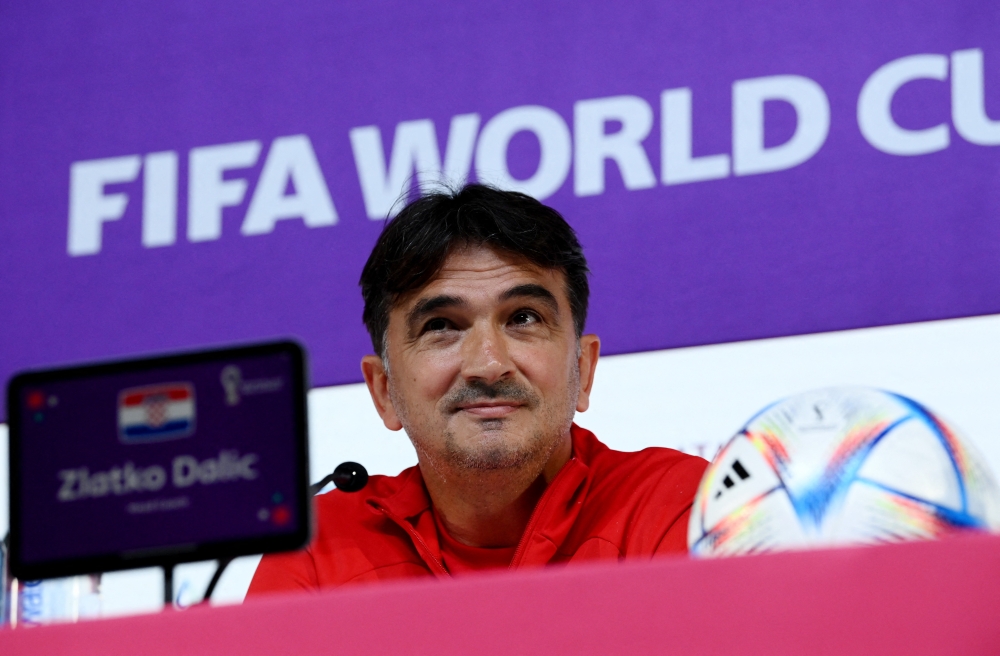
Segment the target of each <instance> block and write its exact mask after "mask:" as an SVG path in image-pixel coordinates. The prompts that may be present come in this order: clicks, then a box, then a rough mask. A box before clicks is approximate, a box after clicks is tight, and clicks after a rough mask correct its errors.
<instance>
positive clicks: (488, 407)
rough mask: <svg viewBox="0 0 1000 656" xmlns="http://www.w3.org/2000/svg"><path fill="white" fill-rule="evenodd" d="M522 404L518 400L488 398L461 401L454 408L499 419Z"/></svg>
mask: <svg viewBox="0 0 1000 656" xmlns="http://www.w3.org/2000/svg"><path fill="white" fill-rule="evenodd" d="M523 405H524V404H523V403H520V402H518V401H501V400H498V399H490V400H489V401H477V402H474V403H462V404H461V405H459V406H458V407H457V408H456V410H457V411H460V412H468V413H469V414H471V415H473V416H475V417H479V418H480V419H499V418H501V417H506V416H507V415H509V414H511V413H513V412H515V411H516V410H517V409H518V408H521V407H522V406H523Z"/></svg>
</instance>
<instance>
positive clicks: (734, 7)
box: [0, 0, 1000, 385]
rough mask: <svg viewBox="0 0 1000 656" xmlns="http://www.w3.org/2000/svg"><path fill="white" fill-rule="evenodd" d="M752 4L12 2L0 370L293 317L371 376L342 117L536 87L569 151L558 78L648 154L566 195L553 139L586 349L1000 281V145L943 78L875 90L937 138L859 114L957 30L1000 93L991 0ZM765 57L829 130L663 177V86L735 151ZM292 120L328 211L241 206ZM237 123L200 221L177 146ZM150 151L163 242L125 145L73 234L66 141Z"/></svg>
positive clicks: (971, 291) (780, 113)
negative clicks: (906, 65)
mask: <svg viewBox="0 0 1000 656" xmlns="http://www.w3.org/2000/svg"><path fill="white" fill-rule="evenodd" d="M752 4H753V6H750V5H747V3H740V2H735V1H733V2H704V3H684V2H662V1H655V2H654V1H652V0H648V1H647V0H643V1H641V2H639V1H637V2H633V3H624V4H623V3H610V2H607V3H604V2H596V1H593V0H586V1H581V0H576V1H574V2H549V3H544V4H539V3H537V2H510V1H509V0H508V1H507V2H502V3H499V2H497V3H494V2H480V3H468V2H455V1H451V0H448V1H440V0H439V1H436V2H423V3H414V2H369V3H346V2H344V3H330V2H319V1H315V2H313V1H310V2H303V3H298V4H297V5H294V4H293V5H290V4H288V3H279V2H271V3H266V2H232V1H226V2H218V3H213V6H206V3H202V2H164V3H148V4H146V5H145V6H142V7H140V6H137V5H134V4H125V5H122V4H120V3H110V2H91V3H80V4H78V3H44V2H39V1H38V0H35V1H33V2H14V1H11V2H7V3H4V5H3V6H2V8H0V198H2V199H3V204H2V205H0V212H2V214H0V302H2V306H0V307H2V308H3V318H2V326H0V378H4V379H6V378H7V377H9V375H10V374H11V373H13V372H14V371H15V370H18V369H23V368H26V367H37V366H42V365H48V364H53V363H59V362H67V361H78V360H86V359H96V358H105V357H109V356H120V355H125V354H134V353H145V352H150V351H162V350H167V349H174V348H185V347H193V346H201V345H206V344H217V343H228V342H233V341H246V340H253V339H257V338H266V337H273V336H279V335H293V336H297V337H298V338H299V339H301V340H302V341H303V342H304V343H305V345H306V346H307V347H308V349H309V351H310V353H311V356H312V380H313V384H316V385H326V384H335V383H346V382H353V381H357V380H360V372H359V368H358V360H359V358H360V356H361V355H362V354H364V353H366V352H369V351H370V348H371V346H370V343H369V341H368V338H367V335H366V333H365V332H364V329H363V326H362V324H361V319H360V316H361V299H360V294H359V292H358V289H357V278H358V274H359V272H360V270H361V267H362V264H363V263H364V261H365V259H366V257H367V254H368V252H369V250H370V248H371V245H372V244H373V242H374V240H375V238H376V236H377V235H378V232H379V230H380V227H381V226H380V223H378V222H376V221H373V220H371V219H369V218H368V213H369V212H367V211H366V205H365V202H364V198H363V194H362V186H361V183H360V180H359V169H358V166H357V164H356V159H355V155H354V152H353V150H352V141H351V138H350V134H351V131H352V130H353V129H355V128H359V127H363V126H377V127H378V128H379V129H380V131H381V138H382V141H383V145H384V151H383V155H384V157H385V158H386V159H388V158H389V157H390V151H391V148H392V143H393V135H394V130H395V129H396V126H397V124H399V123H400V122H403V121H413V120H419V119H431V120H433V122H434V126H435V128H436V132H437V144H438V148H439V150H440V153H441V157H444V153H445V150H446V147H447V144H446V142H447V137H448V130H449V123H450V121H451V119H452V117H454V116H456V115H461V114H470V113H475V114H478V115H479V117H480V119H481V122H480V124H479V126H478V134H482V133H483V130H484V126H487V125H488V124H489V122H490V120H491V119H492V118H493V117H495V116H497V115H498V114H500V113H501V112H503V111H505V110H509V109H511V108H515V107H522V106H528V105H531V106H536V105H537V106H541V107H545V108H549V109H551V110H554V112H556V113H557V114H558V115H559V116H561V117H562V119H563V121H564V122H565V125H566V126H567V128H568V130H569V131H570V133H572V134H573V135H574V136H573V139H574V142H573V148H574V152H576V151H577V150H578V145H579V143H578V141H577V140H578V139H579V136H580V135H579V134H577V132H578V131H577V130H576V129H575V127H574V104H575V103H578V102H579V101H582V100H589V99H597V98H610V97H615V96H623V95H625V96H634V97H638V98H641V99H644V100H645V102H646V103H647V104H648V106H649V107H650V108H651V110H652V115H653V124H652V128H651V130H650V131H649V135H648V137H646V138H645V139H643V140H642V145H643V148H644V151H645V153H646V155H647V156H648V160H649V163H650V166H651V169H652V171H653V173H654V175H655V178H656V181H655V184H654V185H653V186H649V184H645V185H643V184H636V183H632V184H630V185H626V180H625V177H626V176H624V175H623V174H622V173H621V172H620V169H619V166H618V165H617V164H616V160H613V159H609V160H608V161H607V162H605V164H604V166H603V170H604V173H605V177H604V179H605V189H604V191H603V193H598V194H596V195H578V193H577V191H576V190H575V189H576V188H575V186H574V179H575V178H574V175H575V172H574V169H573V168H572V167H571V168H570V169H569V171H568V174H567V175H566V177H565V180H564V181H563V182H562V183H561V184H560V185H558V189H557V190H556V191H555V192H554V193H552V194H551V195H550V196H548V197H547V198H546V202H548V203H550V204H552V205H553V206H554V207H556V208H557V209H559V210H560V211H562V212H563V213H564V215H565V216H566V217H567V219H568V220H569V221H570V223H571V224H572V225H573V226H574V227H575V228H576V229H577V230H578V231H579V234H580V237H581V240H582V242H583V244H584V247H585V248H586V250H587V254H588V257H589V259H590V263H591V268H592V270H593V278H592V281H593V283H592V284H593V297H592V311H591V317H590V321H589V329H590V330H591V331H594V332H597V333H598V334H600V335H601V336H602V338H603V340H604V352H605V353H621V352H629V351H641V350H650V349H659V348H667V347H676V346H687V345H695V344H706V343H713V342H724V341H733V340H745V339H754V338H761V337H770V336H779V335H789V334H797V333H809V332H817V331H828V330H837V329H844V328H854V327H862V326H873V325H880V324H893V323H904V322H913V321H922V320H928V319H939V318H945V317H956V316H964V315H976V314H986V313H993V312H998V311H1000V221H998V220H997V214H998V209H1000V184H998V181H1000V177H998V176H1000V159H998V156H1000V150H998V149H997V148H996V147H995V146H991V145H989V144H987V145H982V144H977V143H970V141H969V139H967V138H963V137H962V136H961V135H960V134H959V132H960V131H959V130H956V128H955V127H954V121H953V111H952V107H951V100H950V99H951V97H952V87H951V84H952V82H951V78H950V77H948V74H947V73H945V76H944V78H942V77H941V76H940V75H939V76H938V79H918V80H915V81H912V82H908V83H907V84H905V85H903V86H902V87H901V88H900V89H899V91H898V92H897V93H896V94H895V96H894V99H892V101H891V109H892V115H893V116H894V117H895V121H896V123H898V124H899V125H900V126H902V127H903V128H905V129H909V130H918V129H925V128H930V127H931V126H935V125H939V124H945V128H944V130H946V132H945V134H946V138H948V137H947V135H950V139H949V143H948V145H947V147H944V148H938V149H933V152H927V153H926V154H919V155H911V156H906V155H899V154H891V153H888V152H884V149H882V150H880V149H879V148H877V147H875V146H873V144H872V143H870V140H867V139H866V138H865V136H864V135H863V133H862V130H861V129H860V128H859V119H858V102H859V94H860V93H861V89H862V87H863V86H864V85H865V83H866V80H868V79H869V78H870V76H872V74H873V73H874V72H875V71H876V70H878V69H879V68H880V67H882V66H883V65H886V64H888V63H890V62H892V61H894V60H897V59H900V58H903V57H908V56H911V55H918V54H932V55H938V59H937V60H935V61H941V62H946V63H947V62H948V61H951V62H955V61H956V60H955V59H954V58H952V59H950V60H949V59H948V58H950V57H952V53H954V52H956V51H968V50H970V49H980V50H981V51H982V53H983V57H984V62H985V63H984V70H985V82H984V84H982V85H981V87H982V88H985V111H986V114H987V115H988V116H991V117H995V118H1000V6H998V5H996V3H993V2H987V1H971V0H970V1H965V2H952V3H942V2H940V1H931V0H922V1H920V2H883V3H876V4H872V3H867V2H857V1H852V2H840V3H829V6H828V7H827V8H822V9H821V8H818V7H817V6H816V5H815V4H813V3H800V2H790V1H789V2H767V3H752ZM953 67H954V64H953ZM956 70H957V69H956ZM777 75H796V76H803V77H805V78H809V79H811V80H813V81H814V82H815V83H816V84H818V85H819V87H821V88H822V90H823V92H825V96H826V98H827V99H828V102H829V110H830V111H829V115H830V119H829V131H828V134H827V135H826V137H825V140H823V141H822V145H821V147H819V149H818V151H817V152H816V153H815V154H814V155H812V156H811V157H808V158H806V160H805V161H803V162H801V163H799V164H797V165H795V166H791V167H789V168H785V169H784V170H777V171H774V172H769V173H761V174H757V175H728V176H727V177H722V178H720V179H710V180H704V181H700V182H691V183H687V184H676V185H666V184H664V183H663V182H661V181H660V180H661V179H662V169H663V165H662V162H661V131H660V130H661V125H662V120H663V116H662V112H661V104H660V94H661V92H663V91H665V90H668V89H678V88H690V89H691V92H692V97H693V110H692V115H693V126H694V127H693V144H694V145H693V152H694V155H695V156H702V155H713V154H732V153H733V135H732V130H733V128H732V124H733V119H732V115H733V111H734V109H733V100H732V98H733V83H734V82H736V81H738V80H748V79H755V78H762V77H767V76H777ZM925 77H926V76H925ZM633 105H634V103H633ZM765 108H766V111H765V119H764V126H765V135H766V136H765V145H766V146H767V147H769V148H772V147H779V146H780V145H781V144H782V143H783V142H785V141H787V140H788V139H789V138H791V137H792V135H793V133H796V125H797V124H796V113H795V111H794V110H793V109H792V105H789V104H787V103H782V102H768V103H766V104H765ZM798 120H799V121H800V122H801V121H802V120H803V119H802V116H800V117H799V119H798ZM640 122H641V121H640ZM621 125H622V126H624V123H622V124H621ZM618 126H619V124H618V123H616V121H614V120H611V121H610V122H609V123H608V124H607V125H606V126H605V127H606V130H607V132H608V133H613V132H614V131H615V130H616V129H617V127H618ZM993 127H995V126H993ZM910 134H913V133H910ZM290 135H307V137H308V143H309V144H311V146H312V149H313V150H314V152H315V156H316V160H317V161H318V163H319V166H320V168H321V170H322V176H323V179H324V180H325V183H326V186H327V188H328V190H329V194H330V197H331V198H332V201H333V203H334V205H335V207H336V214H337V217H338V218H337V220H336V223H335V224H334V225H317V226H316V227H309V226H308V225H307V222H305V221H303V220H296V219H291V220H281V221H277V223H276V226H275V228H274V230H273V232H270V233H268V234H252V235H244V234H241V224H242V223H243V220H244V216H245V215H246V214H247V210H248V205H249V203H250V200H251V196H252V195H253V193H254V191H255V189H256V185H257V181H258V178H259V176H260V174H261V171H262V168H263V167H264V161H265V160H266V158H267V157H268V154H269V149H270V147H271V144H272V142H273V141H274V139H276V138H278V137H286V136H290ZM983 139H985V140H986V141H989V139H987V138H983ZM983 139H981V141H982V140H983ZM251 140H256V141H259V142H260V143H261V147H262V149H261V152H260V156H259V157H257V158H255V159H256V164H254V165H253V166H251V167H249V168H245V169H239V168H238V167H236V168H235V169H234V170H232V171H229V172H227V173H226V174H225V176H224V177H225V178H226V179H227V180H234V179H241V178H242V179H245V180H246V181H247V188H246V193H245V194H243V197H242V200H241V202H238V203H237V204H235V205H234V206H232V207H226V208H225V209H224V210H223V215H222V216H223V222H222V233H221V237H219V238H218V239H211V240H205V241H191V240H190V239H189V238H188V237H187V227H186V226H187V223H186V221H187V214H188V194H189V191H190V190H189V189H188V187H189V184H188V180H189V168H190V167H189V165H188V162H189V159H188V158H189V153H190V151H191V149H192V148H196V147H204V146H212V145H217V144H227V143H235V142H243V141H251ZM542 149H543V146H541V145H539V142H538V140H537V139H535V138H533V137H532V136H531V134H530V133H527V132H523V133H520V134H517V135H516V136H514V137H513V139H512V140H511V141H510V148H509V151H508V158H509V165H510V171H511V172H512V174H513V175H514V177H517V178H521V179H524V178H529V177H530V176H531V175H532V172H533V171H534V170H535V169H536V167H537V165H538V162H539V152H540V150H542ZM162 151H173V152H175V153H177V157H178V161H179V163H180V164H179V166H180V168H179V176H178V177H179V184H178V188H177V190H176V194H175V195H176V197H177V199H178V202H177V221H178V227H177V237H176V241H175V243H173V244H172V245H168V246H161V247H155V248H150V247H144V246H143V237H142V230H143V228H142V225H143V220H144V219H143V184H144V183H143V180H144V177H143V176H144V173H143V172H141V171H140V172H138V173H137V174H136V175H135V176H133V177H134V182H127V183H123V184H110V185H107V186H106V187H105V188H104V191H103V193H104V194H105V195H113V194H120V193H124V194H127V195H128V199H129V202H128V205H127V207H126V208H125V210H124V213H123V214H122V216H121V218H120V219H119V220H108V221H106V222H104V223H103V224H102V225H101V227H100V235H101V244H100V249H99V251H98V252H93V253H90V254H78V255H70V254H69V253H68V250H67V249H68V241H67V239H68V237H67V234H68V221H69V218H68V217H69V212H70V209H69V208H70V186H71V185H70V167H71V165H72V164H73V163H74V162H83V161H89V160H96V159H101V158H113V157H124V156H130V155H137V156H145V155H147V154H149V153H155V152H162ZM148 168H149V165H148V163H147V164H146V165H145V167H144V168H143V169H142V170H146V169H148ZM473 168H474V167H473ZM557 168H558V167H557ZM473 177H475V176H473ZM557 177H558V176H557ZM639 178H641V176H638V177H637V178H636V179H639ZM300 182H301V181H300V180H299V179H295V180H293V182H292V183H290V184H288V185H287V188H286V189H285V192H286V194H288V195H290V196H294V195H295V194H296V193H299V192H301V184H300ZM627 186H631V187H642V186H645V187H648V188H632V189H629V188H627ZM81 188H83V187H81ZM98 191H100V189H99V188H98ZM321 223H323V221H321V220H317V224H321ZM326 223H329V220H326Z"/></svg>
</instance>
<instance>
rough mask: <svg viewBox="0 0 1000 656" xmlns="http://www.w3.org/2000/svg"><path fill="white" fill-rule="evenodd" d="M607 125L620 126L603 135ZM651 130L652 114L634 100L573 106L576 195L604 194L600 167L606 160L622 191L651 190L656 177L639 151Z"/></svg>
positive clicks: (605, 100) (622, 98)
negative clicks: (613, 167) (617, 175)
mask: <svg viewBox="0 0 1000 656" xmlns="http://www.w3.org/2000/svg"><path fill="white" fill-rule="evenodd" d="M609 121H617V122H619V123H621V128H620V129H619V130H618V131H616V132H614V133H612V134H607V133H605V129H606V127H607V123H608V122H609ZM652 127H653V110H652V109H650V107H649V103H647V102H646V101H645V100H643V99H642V98H639V97H638V96H615V97H613V98H597V99H594V100H581V101H579V102H578V103H576V104H575V105H574V106H573V136H574V138H575V139H576V143H575V150H574V162H573V173H574V177H573V188H574V191H575V193H576V195H577V196H595V195H597V194H603V193H604V186H605V180H604V163H605V161H607V160H609V159H610V160H613V161H614V162H615V164H617V165H618V170H619V171H620V172H621V176H622V181H623V182H624V183H625V188H626V189H649V188H650V187H655V186H656V176H655V175H654V174H653V167H652V166H650V164H649V158H648V157H646V151H645V149H643V147H642V142H643V140H645V139H646V137H648V136H649V131H650V130H651V129H652Z"/></svg>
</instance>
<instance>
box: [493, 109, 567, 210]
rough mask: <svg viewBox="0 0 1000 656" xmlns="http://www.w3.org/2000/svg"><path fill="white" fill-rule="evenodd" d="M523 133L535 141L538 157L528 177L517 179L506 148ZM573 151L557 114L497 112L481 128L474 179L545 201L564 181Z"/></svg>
mask: <svg viewBox="0 0 1000 656" xmlns="http://www.w3.org/2000/svg"><path fill="white" fill-rule="evenodd" d="M525 131H527V132H531V133H532V134H534V135H535V137H536V138H537V139H538V145H539V147H540V150H541V157H540V158H539V162H538V168H537V169H536V170H535V172H534V174H532V176H531V177H530V178H528V179H527V180H517V179H516V178H514V177H513V176H512V175H511V174H510V169H509V168H508V167H507V147H508V146H509V145H510V140H511V138H513V136H514V135H515V134H517V133H518V132H525ZM572 148H573V144H572V139H571V137H570V134H569V128H568V127H566V123H565V122H564V121H563V120H562V117H561V116H559V114H557V113H556V112H554V111H552V110H551V109H549V108H548V107H542V106H540V105H526V106H523V107H513V108H511V109H508V110H505V111H502V112H500V113H499V114H497V115H496V116H494V117H493V118H492V119H490V120H489V122H488V123H486V125H485V126H484V127H483V132H482V134H481V135H479V145H478V146H477V147H476V177H478V178H479V180H480V181H481V182H489V183H492V184H495V185H496V186H498V187H500V188H501V189H509V190H511V191H520V192H521V193H524V194H527V195H529V196H533V197H534V198H536V199H538V200H545V199H546V198H548V197H549V196H551V195H552V194H554V193H555V192H556V191H557V190H558V189H559V187H561V186H562V184H563V182H565V181H566V176H567V175H569V167H570V163H571V160H572V152H571V151H572Z"/></svg>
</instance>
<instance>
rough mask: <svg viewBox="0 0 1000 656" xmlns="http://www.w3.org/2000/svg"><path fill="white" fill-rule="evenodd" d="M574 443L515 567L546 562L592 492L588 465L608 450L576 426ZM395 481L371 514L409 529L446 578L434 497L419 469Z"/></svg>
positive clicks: (539, 506)
mask: <svg viewBox="0 0 1000 656" xmlns="http://www.w3.org/2000/svg"><path fill="white" fill-rule="evenodd" d="M571 439H572V441H573V453H572V455H571V456H570V459H569V460H568V461H567V462H566V464H565V465H563V467H562V469H560V470H559V473H558V474H556V476H555V478H553V479H552V482H551V483H549V486H548V487H547V488H546V489H545V491H544V492H543V493H542V496H541V498H540V499H539V500H538V504H537V505H536V506H535V510H534V512H532V514H531V518H530V519H529V520H528V525H527V527H526V528H525V531H524V534H523V535H522V536H521V540H520V542H519V543H518V546H517V550H516V551H515V552H514V559H513V560H512V561H511V565H510V566H511V569H514V568H518V567H530V566H539V565H544V564H546V563H548V562H549V561H550V560H551V559H552V557H553V556H555V554H556V552H557V551H558V549H559V547H560V545H562V543H563V540H565V539H566V536H567V535H568V534H569V531H570V529H571V528H572V527H573V523H574V522H575V521H576V518H577V516H578V515H579V514H580V509H581V508H582V506H583V501H584V499H586V497H587V492H588V491H589V490H590V463H591V462H592V461H593V457H594V455H596V453H597V452H598V451H599V450H600V449H602V448H606V447H604V445H603V444H601V443H600V442H598V441H597V438H596V437H594V434H593V433H591V432H590V431H588V430H585V429H583V428H580V427H579V426H577V425H576V424H573V426H572V429H571ZM397 481H398V487H397V488H396V490H395V491H394V492H391V493H390V494H387V495H385V496H380V497H374V496H373V497H370V498H369V499H367V504H368V505H369V506H370V507H371V508H372V511H373V512H376V513H380V514H383V515H385V516H386V517H388V518H389V519H390V520H392V521H393V522H394V523H396V524H398V525H399V526H400V528H402V529H403V530H404V531H406V533H407V534H408V535H409V536H410V539H411V540H412V541H413V546H414V547H415V548H416V550H417V552H418V553H419V554H420V556H421V558H423V559H424V561H425V562H426V564H427V566H428V567H429V568H430V569H431V571H432V572H434V573H435V574H437V575H439V576H442V575H443V576H447V575H448V574H447V571H446V570H445V568H444V566H443V565H442V564H441V563H442V559H441V546H440V543H439V541H438V536H437V528H436V526H435V524H434V518H433V515H432V513H430V512H428V511H429V510H431V499H430V496H429V495H428V494H427V487H426V486H425V485H424V479H423V476H421V474H420V467H419V466H417V467H411V468H409V469H407V470H404V471H403V472H402V473H401V474H400V475H399V477H398V478H397Z"/></svg>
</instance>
